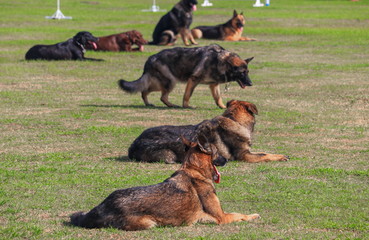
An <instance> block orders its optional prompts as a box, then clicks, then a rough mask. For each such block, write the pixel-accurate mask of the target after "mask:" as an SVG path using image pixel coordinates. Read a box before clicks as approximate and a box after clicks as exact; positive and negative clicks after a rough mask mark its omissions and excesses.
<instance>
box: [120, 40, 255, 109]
mask: <svg viewBox="0 0 369 240" xmlns="http://www.w3.org/2000/svg"><path fill="white" fill-rule="evenodd" d="M252 59H253V57H252V58H248V59H246V60H243V59H241V58H240V57H239V56H238V55H237V54H236V53H232V52H229V51H227V50H225V49H224V48H222V47H220V46H219V45H210V46H205V47H196V48H172V49H166V50H162V51H161V52H159V53H157V54H155V55H152V56H150V57H149V59H148V60H147V61H146V63H145V66H144V71H143V74H142V76H141V77H140V78H139V79H138V80H136V81H133V82H127V81H125V80H123V79H121V80H119V81H118V84H119V86H120V87H121V89H122V90H124V91H126V92H129V93H135V92H141V96H142V99H143V101H144V103H145V105H146V106H153V105H152V104H150V103H149V101H148V98H147V96H148V95H149V93H151V92H154V91H161V98H160V100H161V101H162V102H163V103H164V104H165V105H167V106H168V107H178V106H177V105H174V104H172V103H171V102H169V99H168V96H169V93H170V92H171V91H172V90H173V88H174V87H175V85H176V83H177V82H187V86H186V90H185V93H184V96H183V107H184V108H189V107H190V106H189V100H190V97H191V95H192V93H193V91H194V89H195V87H196V86H197V85H198V84H200V83H201V84H208V85H209V87H210V90H211V93H212V95H213V98H214V100H215V103H216V104H217V105H218V107H220V108H225V105H224V104H223V101H222V98H221V96H220V87H219V84H221V83H227V82H234V81H235V82H237V83H238V84H239V85H240V87H241V88H245V87H246V86H251V85H252V82H251V80H250V78H249V75H248V73H249V70H248V64H249V63H250V61H251V60H252Z"/></svg>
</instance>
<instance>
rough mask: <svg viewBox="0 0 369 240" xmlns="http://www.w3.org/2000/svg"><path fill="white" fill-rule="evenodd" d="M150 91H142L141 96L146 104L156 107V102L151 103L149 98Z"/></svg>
mask: <svg viewBox="0 0 369 240" xmlns="http://www.w3.org/2000/svg"><path fill="white" fill-rule="evenodd" d="M149 93H150V92H148V91H143V92H142V93H141V97H142V100H143V101H144V103H145V106H148V107H154V106H155V105H154V104H151V103H150V102H149V100H148V98H147V95H149Z"/></svg>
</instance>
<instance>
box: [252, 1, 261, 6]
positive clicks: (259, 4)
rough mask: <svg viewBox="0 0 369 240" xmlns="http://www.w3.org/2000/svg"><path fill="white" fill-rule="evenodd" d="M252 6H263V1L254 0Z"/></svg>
mask: <svg viewBox="0 0 369 240" xmlns="http://www.w3.org/2000/svg"><path fill="white" fill-rule="evenodd" d="M252 6H254V7H264V4H263V3H260V0H256V2H255V4H254V5H252Z"/></svg>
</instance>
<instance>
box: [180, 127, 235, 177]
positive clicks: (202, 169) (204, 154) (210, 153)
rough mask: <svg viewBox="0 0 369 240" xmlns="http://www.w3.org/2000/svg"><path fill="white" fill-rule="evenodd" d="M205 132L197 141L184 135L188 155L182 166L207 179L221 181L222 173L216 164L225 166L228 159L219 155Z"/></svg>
mask: <svg viewBox="0 0 369 240" xmlns="http://www.w3.org/2000/svg"><path fill="white" fill-rule="evenodd" d="M209 129H210V128H208V129H207V130H209ZM204 133H206V132H202V133H200V134H199V135H198V137H197V140H196V142H191V141H189V140H187V139H186V138H184V137H182V141H183V143H184V144H185V146H186V156H185V158H184V160H183V163H182V167H183V168H186V169H190V170H193V171H196V172H198V173H200V174H201V175H202V176H203V177H205V178H206V179H212V180H213V181H214V182H215V183H219V182H220V173H219V171H218V170H217V168H216V166H224V165H225V164H226V163H227V161H228V160H227V159H226V158H224V157H223V156H221V155H219V153H218V149H217V148H216V147H215V145H214V144H212V143H210V142H209V141H208V139H207V137H206V136H205V135H204Z"/></svg>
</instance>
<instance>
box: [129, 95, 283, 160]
mask: <svg viewBox="0 0 369 240" xmlns="http://www.w3.org/2000/svg"><path fill="white" fill-rule="evenodd" d="M256 114H258V110H257V108H256V106H255V105H254V104H252V103H249V102H245V101H237V100H231V101H229V102H228V103H227V109H226V110H225V112H224V113H223V114H222V115H221V116H217V117H215V118H213V119H212V120H210V122H211V124H212V128H213V129H214V130H213V131H210V132H209V133H208V134H207V135H206V136H207V138H208V141H209V143H211V144H214V145H215V146H216V147H217V149H218V151H219V153H220V154H221V155H222V156H224V157H225V158H227V159H229V160H239V161H244V162H249V163H257V162H268V161H287V160H288V159H289V157H288V156H285V155H281V154H269V153H252V152H251V143H252V141H251V136H252V133H253V131H254V125H255V115H256ZM203 124H204V123H203V122H202V123H199V124H197V125H185V126H159V127H154V128H149V129H146V130H145V131H143V132H142V133H141V135H140V136H139V137H138V138H136V140H134V142H133V143H132V144H131V146H130V147H129V149H128V157H129V158H130V159H135V160H137V161H145V162H148V161H150V162H154V161H155V162H159V161H164V162H165V163H175V162H182V161H183V159H184V156H185V146H184V144H183V143H182V142H181V140H180V136H185V137H187V138H188V139H191V138H193V136H194V135H195V134H196V132H197V131H198V129H199V128H200V129H201V128H202V125H203Z"/></svg>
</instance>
